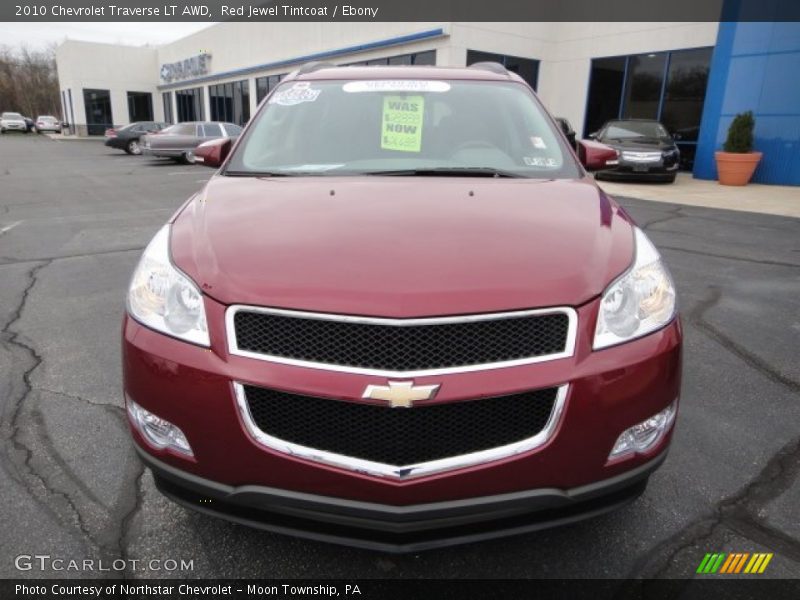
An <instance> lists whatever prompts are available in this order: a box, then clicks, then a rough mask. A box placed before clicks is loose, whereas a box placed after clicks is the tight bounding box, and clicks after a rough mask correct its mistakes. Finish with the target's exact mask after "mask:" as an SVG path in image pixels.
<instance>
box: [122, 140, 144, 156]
mask: <svg viewBox="0 0 800 600" xmlns="http://www.w3.org/2000/svg"><path fill="white" fill-rule="evenodd" d="M125 152H127V153H128V154H133V155H134V156H139V155H140V154H141V153H142V147H141V146H140V145H139V140H138V139H134V140H131V141H129V142H128V144H127V146H125Z"/></svg>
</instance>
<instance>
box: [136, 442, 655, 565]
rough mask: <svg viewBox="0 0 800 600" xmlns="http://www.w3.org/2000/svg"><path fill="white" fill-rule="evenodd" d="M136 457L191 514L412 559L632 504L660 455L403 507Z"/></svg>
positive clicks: (151, 458) (161, 487) (572, 520)
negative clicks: (198, 472)
mask: <svg viewBox="0 0 800 600" xmlns="http://www.w3.org/2000/svg"><path fill="white" fill-rule="evenodd" d="M137 450H138V453H139V456H140V458H141V459H142V461H143V462H144V464H146V465H147V466H148V467H149V468H150V470H151V471H152V472H153V476H154V478H155V482H156V486H157V487H158V489H159V490H160V491H161V493H163V494H164V495H165V496H167V497H168V498H170V499H171V500H173V501H174V502H177V503H178V504H181V505H183V506H185V507H187V508H191V509H192V510H197V511H199V512H202V513H206V514H209V515H212V516H215V517H220V518H223V519H227V520H229V521H233V522H236V523H240V524H243V525H248V526H250V527H255V528H257V529H264V530H267V531H274V532H277V533H284V534H290V535H294V536H298V537H304V538H308V539H313V540H318V541H323V542H331V543H338V544H346V545H349V546H355V547H359V548H368V549H371V550H380V551H383V552H396V553H402V552H418V551H421V550H429V549H431V548H439V547H443V546H450V545H454V544H464V543H470V542H477V541H481V540H486V539H491V538H496V537H502V536H507V535H518V534H522V533H529V532H532V531H538V530H541V529H546V528H548V527H556V526H559V525H566V524H568V523H574V522H576V521H580V520H583V519H588V518H591V517H595V516H598V515H601V514H603V513H606V512H609V511H612V510H614V509H616V508H619V507H621V506H623V505H624V504H627V503H628V502H631V501H632V500H634V499H636V498H637V497H638V496H639V495H640V494H641V493H642V492H643V491H644V489H645V486H646V484H647V478H648V477H649V476H650V474H651V473H652V472H653V471H655V470H656V469H657V468H658V467H659V466H660V465H661V463H662V462H663V461H664V459H665V458H666V454H667V452H666V450H665V451H663V452H662V453H661V454H659V455H658V456H656V457H655V458H653V459H651V460H649V461H648V462H646V463H645V464H643V465H640V466H638V467H636V468H635V469H632V470H631V471H628V472H625V473H623V474H621V475H618V476H616V477H612V478H609V479H606V480H603V481H598V482H595V483H592V484H589V485H585V486H581V487H577V488H573V489H568V490H556V489H548V488H544V489H534V490H525V491H522V492H512V493H508V494H499V495H496V496H481V497H477V498H470V499H468V500H452V501H443V502H435V503H427V504H414V505H408V506H402V507H398V506H392V505H386V504H375V503H370V502H360V501H355V500H347V499H342V498H338V497H333V496H320V495H314V494H307V493H300V492H293V491H289V490H283V489H276V488H269V487H265V486H253V485H242V486H229V485H224V484H220V483H217V482H214V481H209V480H207V479H203V478H201V477H197V476H195V475H191V474H189V473H186V472H185V471H181V470H179V469H176V468H174V467H172V466H170V465H168V464H166V463H164V462H162V461H160V460H158V459H156V458H154V457H153V456H151V455H149V454H147V453H146V452H144V451H143V450H141V449H140V448H137Z"/></svg>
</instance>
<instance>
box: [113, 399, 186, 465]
mask: <svg viewBox="0 0 800 600" xmlns="http://www.w3.org/2000/svg"><path fill="white" fill-rule="evenodd" d="M127 402H128V414H129V415H130V417H131V420H132V421H133V423H134V425H136V429H138V430H139V433H141V434H142V436H143V437H144V438H145V439H146V440H147V441H148V442H150V443H151V444H152V445H153V446H155V447H156V448H170V449H172V450H175V451H176V452H180V453H181V454H186V455H187V456H194V454H193V453H192V448H191V447H190V446H189V442H188V440H187V439H186V436H185V435H184V434H183V432H182V431H181V430H180V428H178V427H177V426H175V425H173V424H172V423H170V422H169V421H167V420H165V419H162V418H161V417H158V416H156V415H154V414H153V413H151V412H150V411H149V410H145V409H144V408H142V407H141V406H139V405H138V404H136V402H134V401H133V400H131V399H130V398H127Z"/></svg>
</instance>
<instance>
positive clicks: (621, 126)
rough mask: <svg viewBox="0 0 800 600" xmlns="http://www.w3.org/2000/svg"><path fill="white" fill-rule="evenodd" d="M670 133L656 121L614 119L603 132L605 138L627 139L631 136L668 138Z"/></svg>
mask: <svg viewBox="0 0 800 600" xmlns="http://www.w3.org/2000/svg"><path fill="white" fill-rule="evenodd" d="M668 137H669V133H667V130H666V129H664V126H663V125H662V124H661V123H656V122H655V121H614V122H613V123H609V125H608V127H606V130H605V131H604V132H603V139H606V140H625V139H631V138H668Z"/></svg>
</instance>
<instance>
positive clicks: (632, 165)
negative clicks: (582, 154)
mask: <svg viewBox="0 0 800 600" xmlns="http://www.w3.org/2000/svg"><path fill="white" fill-rule="evenodd" d="M589 137H590V138H591V139H593V140H597V141H598V142H600V143H602V144H605V145H606V146H610V147H611V148H613V149H614V150H616V151H617V153H618V157H617V158H616V160H610V161H607V162H606V168H604V169H602V170H600V171H598V172H597V173H595V178H596V179H645V180H649V181H662V182H665V183H672V182H673V181H675V175H676V174H677V172H678V167H679V166H680V156H681V155H680V151H679V150H678V146H677V145H676V144H675V140H674V139H673V137H672V136H671V135H670V134H669V132H668V131H667V130H666V129H665V127H664V126H663V125H662V124H661V123H659V122H658V121H651V120H648V119H619V120H616V121H609V122H608V123H606V124H605V125H603V127H601V128H600V130H599V131H597V132H596V133H593V134H592V135H590V136H589Z"/></svg>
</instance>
